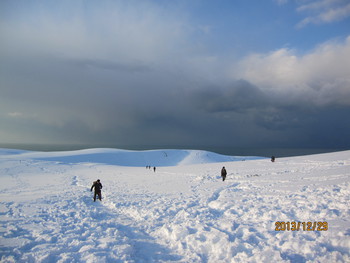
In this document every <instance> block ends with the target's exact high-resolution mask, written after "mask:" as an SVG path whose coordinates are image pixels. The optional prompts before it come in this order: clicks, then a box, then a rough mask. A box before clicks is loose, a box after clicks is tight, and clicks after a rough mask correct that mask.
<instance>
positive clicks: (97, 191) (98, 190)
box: [91, 179, 102, 202]
mask: <svg viewBox="0 0 350 263" xmlns="http://www.w3.org/2000/svg"><path fill="white" fill-rule="evenodd" d="M93 188H95V194H94V202H96V196H98V199H99V200H100V201H102V194H101V190H102V184H101V182H100V179H98V180H97V181H95V182H94V183H93V184H92V186H91V192H92V189H93Z"/></svg>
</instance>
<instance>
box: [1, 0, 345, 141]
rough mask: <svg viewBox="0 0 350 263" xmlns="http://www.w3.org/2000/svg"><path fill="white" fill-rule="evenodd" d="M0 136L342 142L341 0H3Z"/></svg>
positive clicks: (15, 138)
mask: <svg viewBox="0 0 350 263" xmlns="http://www.w3.org/2000/svg"><path fill="white" fill-rule="evenodd" d="M0 37H1V41H0V143H2V144H5V143H25V144H89V145H97V146H99V145H101V146H102V145H110V146H113V147H116V146H123V147H127V146H130V145H132V146H140V147H162V146H173V147H293V148H350V136H349V134H350V117H349V114H350V1H349V0H263V1H262V0H249V1H247V0H220V1H210V0H174V1H165V0H143V1H136V0H120V1H119V0H116V1H104V0H101V1H83V0H80V1H65V0H63V1H51V0H48V1H34V0H26V1H24V0H23V1H20V0H18V1H17V0H15V1H13V0H2V1H0Z"/></svg>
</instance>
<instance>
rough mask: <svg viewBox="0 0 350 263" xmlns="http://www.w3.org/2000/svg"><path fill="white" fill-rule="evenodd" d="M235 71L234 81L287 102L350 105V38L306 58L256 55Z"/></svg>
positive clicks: (278, 53)
mask: <svg viewBox="0 0 350 263" xmlns="http://www.w3.org/2000/svg"><path fill="white" fill-rule="evenodd" d="M233 71H234V74H233V75H232V76H233V77H234V78H242V79H245V80H247V81H249V82H250V83H253V84H254V85H256V86H257V87H259V88H260V89H262V90H264V91H265V92H266V93H268V94H270V95H272V96H278V97H281V98H283V99H284V100H288V101H294V102H295V101H304V102H306V103H310V104H313V105H332V104H335V105H347V106H350V37H348V38H347V39H346V41H345V42H343V43H335V42H329V43H325V44H323V45H321V46H319V47H318V48H317V49H315V50H313V51H312V52H310V53H309V54H306V55H303V56H298V55H297V54H296V52H295V51H294V50H288V49H280V50H277V51H274V52H271V53H268V54H253V55H250V56H248V57H247V58H245V59H244V60H243V61H241V62H240V63H239V65H238V66H235V67H234V70H233Z"/></svg>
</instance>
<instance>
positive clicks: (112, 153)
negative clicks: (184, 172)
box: [0, 149, 262, 167]
mask: <svg viewBox="0 0 350 263" xmlns="http://www.w3.org/2000/svg"><path fill="white" fill-rule="evenodd" d="M15 154H16V155H17V156H15V158H31V159H37V160H46V161H55V162H61V163H103V164H111V165H120V166H133V167H145V166H148V165H151V166H157V167H158V166H177V165H189V164H200V163H217V162H233V161H242V160H256V159H262V157H241V156H227V155H221V154H217V153H213V152H208V151H198V150H168V149H164V150H149V151H131V150H119V149H87V150H78V151H61V152H30V151H20V150H9V149H0V155H3V156H4V155H15Z"/></svg>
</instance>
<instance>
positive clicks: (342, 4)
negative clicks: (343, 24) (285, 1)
mask: <svg viewBox="0 0 350 263" xmlns="http://www.w3.org/2000/svg"><path fill="white" fill-rule="evenodd" d="M297 11H299V12H301V13H306V15H307V16H306V18H304V19H303V20H302V21H301V22H299V23H298V24H297V27H299V28H301V27H304V26H306V25H308V24H326V23H332V22H335V21H340V20H343V19H345V18H347V17H349V16H350V3H349V1H344V0H322V1H313V2H311V3H308V4H304V5H300V6H299V7H298V8H297Z"/></svg>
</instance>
